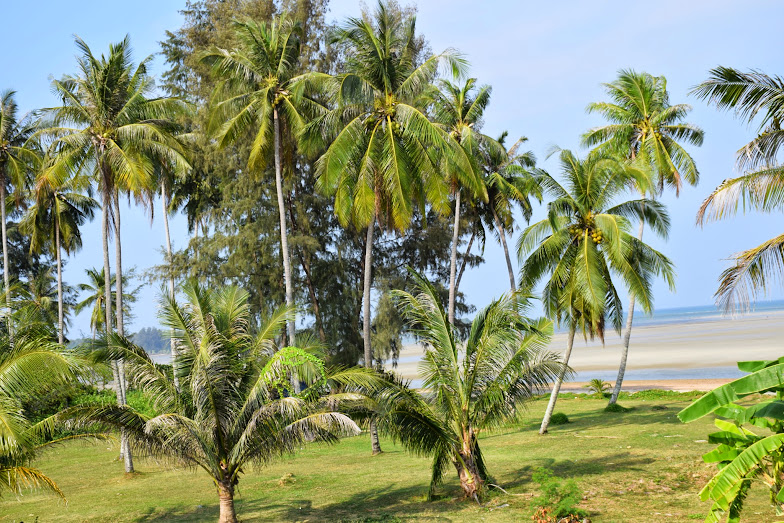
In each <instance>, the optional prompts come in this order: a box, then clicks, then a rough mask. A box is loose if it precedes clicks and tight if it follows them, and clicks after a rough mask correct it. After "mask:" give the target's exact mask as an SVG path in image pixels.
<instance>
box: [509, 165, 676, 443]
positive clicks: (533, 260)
mask: <svg viewBox="0 0 784 523" xmlns="http://www.w3.org/2000/svg"><path fill="white" fill-rule="evenodd" d="M559 156H560V158H559V159H560V163H561V170H562V172H563V179H564V182H565V184H561V183H559V182H558V181H556V179H555V178H553V177H552V176H550V175H549V174H547V173H545V172H540V174H539V181H540V183H541V184H542V188H543V189H544V191H545V192H546V193H547V194H549V195H550V196H551V197H552V198H553V200H552V201H550V203H548V205H547V214H548V215H547V218H545V219H543V220H541V221H539V222H537V223H535V224H532V225H530V226H529V227H527V228H526V229H525V230H524V231H523V233H522V234H521V235H520V239H519V241H518V244H517V249H518V257H519V260H520V262H521V264H522V268H521V271H520V286H521V289H522V290H523V291H525V292H530V291H532V290H533V289H534V287H536V285H537V284H538V283H539V282H540V281H543V280H544V281H545V285H544V289H543V291H542V301H543V303H544V310H545V313H546V315H547V316H548V317H549V318H551V319H553V320H554V321H556V322H557V323H558V324H559V325H560V324H565V325H566V327H567V328H568V329H569V335H568V338H567V346H566V352H565V354H564V364H565V365H568V363H569V358H570V356H571V353H572V347H573V345H574V337H575V333H576V332H577V331H578V330H580V331H582V333H583V335H584V336H585V337H586V338H587V337H589V336H590V337H591V338H593V337H595V336H598V337H599V338H600V339H602V340H604V332H605V325H606V324H607V323H609V325H610V326H611V327H612V328H614V329H615V330H616V331H618V333H620V330H621V320H622V314H623V311H622V305H621V302H620V297H619V296H618V292H617V290H616V286H615V282H614V281H613V276H615V277H616V278H619V279H620V280H621V282H622V283H623V285H624V287H626V289H627V290H628V291H629V293H630V294H633V295H635V296H637V301H638V302H639V303H640V305H641V306H642V308H643V310H644V311H646V312H647V311H650V310H651V307H652V306H653V296H652V295H651V281H652V279H653V276H661V277H662V278H664V279H665V280H666V281H667V283H669V285H670V287H672V286H673V284H674V273H673V269H672V263H671V262H670V260H669V259H667V258H666V257H665V256H664V255H663V254H661V253H659V252H658V251H656V250H654V249H652V248H651V247H649V246H648V245H646V244H645V243H643V242H642V241H641V240H639V239H637V238H635V237H634V236H632V235H631V234H630V232H629V231H630V228H631V223H630V219H637V220H640V221H643V222H645V223H646V224H648V226H649V227H650V228H651V229H652V230H653V231H654V232H656V233H657V234H659V235H661V236H662V237H666V235H667V232H668V229H669V224H670V222H669V217H668V215H667V212H666V209H665V208H664V206H663V205H662V204H660V203H659V202H657V201H655V200H651V199H647V198H640V199H637V200H627V201H623V202H618V201H617V200H618V199H619V198H620V197H621V196H622V195H623V193H624V192H625V191H627V190H628V189H629V184H630V183H634V184H636V185H637V186H639V187H643V188H645V189H646V190H647V189H648V187H649V185H650V183H651V182H650V178H649V177H647V176H646V171H644V170H640V169H634V168H632V167H631V166H629V165H628V164H626V163H625V162H622V161H620V160H617V159H615V158H613V157H607V156H603V155H600V154H590V155H588V157H587V158H585V159H580V158H578V157H576V156H575V155H574V154H573V153H572V152H570V151H567V150H563V151H561V152H560V155H559ZM564 374H565V370H563V371H562V372H561V374H560V375H559V376H558V379H557V380H556V382H555V384H554V386H553V391H552V394H551V396H550V402H549V404H548V405H547V410H546V412H545V416H544V419H543V421H542V426H541V428H540V431H539V432H540V434H544V433H546V432H547V427H548V425H549V423H550V416H551V415H552V413H553V409H554V408H555V403H556V400H557V398H558V392H559V390H560V388H561V383H562V382H563V378H564Z"/></svg>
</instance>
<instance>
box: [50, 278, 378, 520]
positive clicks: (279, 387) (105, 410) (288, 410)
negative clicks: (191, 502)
mask: <svg viewBox="0 0 784 523" xmlns="http://www.w3.org/2000/svg"><path fill="white" fill-rule="evenodd" d="M183 291H184V292H183V293H184V295H185V296H186V297H187V302H186V303H185V304H184V305H182V306H181V305H179V304H177V303H176V302H175V301H174V300H172V299H170V298H169V297H168V296H166V297H164V299H163V309H162V320H163V323H164V324H165V326H167V327H169V328H171V329H173V330H174V332H175V334H174V335H175V338H176V339H177V346H178V351H177V356H176V360H175V361H174V362H173V365H174V367H175V369H177V370H178V372H179V374H180V388H179V390H178V389H177V387H175V385H174V382H173V379H172V377H171V376H170V375H169V374H167V373H164V372H161V370H160V367H159V366H157V365H156V364H155V363H154V362H153V361H152V360H150V358H149V356H148V355H147V353H146V352H145V351H144V349H142V348H140V347H137V346H135V345H134V344H133V343H132V342H130V341H129V340H128V339H126V338H123V337H120V336H118V335H113V336H111V337H110V338H109V340H108V343H107V344H106V346H105V348H103V349H102V352H101V351H99V353H97V354H96V356H97V357H99V358H100V359H101V360H103V361H107V360H112V359H119V358H122V359H124V360H125V361H126V362H127V366H128V370H129V374H130V376H131V378H132V379H133V381H134V383H135V384H136V385H137V386H138V387H139V388H140V389H141V390H143V391H144V392H145V393H146V394H147V395H148V397H149V398H151V399H152V400H153V409H154V411H155V412H156V413H157V415H155V416H153V417H151V418H150V417H147V416H145V415H144V414H142V413H140V412H137V411H135V410H134V409H133V408H132V407H129V406H127V405H125V406H114V405H111V406H105V407H76V408H72V409H71V410H70V411H68V412H66V413H64V414H63V417H68V418H70V419H76V420H79V421H80V422H81V423H86V424H90V423H95V422H101V423H104V424H107V425H109V426H112V427H122V428H125V429H126V431H127V432H128V434H129V435H130V436H131V438H132V440H133V442H134V443H135V444H137V445H138V446H139V447H141V448H144V449H146V450H147V451H148V453H149V454H150V455H152V456H154V457H156V458H157V459H161V458H163V459H169V460H171V461H173V462H175V463H178V464H182V465H185V466H190V467H198V468H201V469H203V470H204V471H205V472H207V474H208V475H209V476H210V478H211V479H212V481H213V483H214V484H215V487H216V489H217V492H218V497H219V499H220V518H219V521H221V522H226V523H229V522H236V521H237V516H236V513H235V510H234V492H235V489H236V487H237V484H238V482H239V479H240V475H241V474H242V473H243V469H244V468H245V467H247V466H248V465H250V464H252V463H255V464H259V465H265V464H268V463H270V462H272V461H273V460H275V459H276V458H277V457H278V456H281V455H284V454H289V453H293V452H294V451H295V450H297V449H299V448H301V446H302V445H303V444H304V443H305V442H306V441H326V442H329V443H332V442H335V441H337V438H338V437H339V436H341V435H344V434H345V435H347V434H351V435H354V434H357V433H358V432H359V428H358V427H357V425H356V424H355V423H354V422H353V421H352V420H351V419H350V418H348V417H347V416H345V415H344V414H340V413H338V412H334V408H335V407H336V406H339V405H340V404H341V403H342V402H344V401H346V402H348V403H349V404H350V403H352V398H353V397H354V395H353V394H352V393H343V394H334V395H330V394H329V390H330V388H331V387H335V389H343V390H351V389H352V388H356V387H357V386H364V387H369V386H371V385H372V384H373V383H374V377H373V375H372V374H371V373H369V372H367V371H365V370H364V369H356V368H355V369H349V370H342V371H338V372H335V373H331V374H330V373H328V372H326V371H325V369H324V365H323V363H322V361H321V360H319V359H318V358H316V357H315V356H313V355H311V354H309V353H307V352H305V351H304V350H301V349H297V348H294V347H286V348H283V349H281V350H276V348H277V347H275V345H274V342H273V340H274V339H275V337H276V336H278V335H279V334H280V332H281V331H282V330H284V329H285V327H286V322H287V321H289V320H291V318H292V317H293V316H294V313H293V310H292V309H289V308H286V307H283V308H281V309H279V310H278V311H277V312H276V313H275V314H274V315H273V317H272V318H271V319H270V320H269V322H268V323H267V324H265V325H262V326H261V329H260V330H259V331H258V332H256V333H254V332H251V331H249V325H250V324H251V314H250V309H249V306H248V303H247V298H248V294H247V292H244V291H241V290H239V289H238V288H236V287H228V288H224V289H221V290H218V291H210V290H208V289H206V288H202V287H199V286H198V285H196V284H189V285H187V286H186V287H185V289H184V290H183ZM290 373H295V374H296V375H297V377H298V379H300V380H302V381H303V382H305V385H306V387H305V389H304V390H303V392H302V393H301V394H295V393H294V392H293V390H292V387H291V381H290V380H289V374H290ZM376 381H377V380H376Z"/></svg>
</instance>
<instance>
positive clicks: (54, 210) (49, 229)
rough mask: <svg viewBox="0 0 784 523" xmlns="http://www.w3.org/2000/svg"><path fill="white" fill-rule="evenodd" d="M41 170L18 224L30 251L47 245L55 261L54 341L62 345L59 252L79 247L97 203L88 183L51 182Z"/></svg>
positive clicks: (79, 177)
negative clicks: (55, 313) (55, 304)
mask: <svg viewBox="0 0 784 523" xmlns="http://www.w3.org/2000/svg"><path fill="white" fill-rule="evenodd" d="M48 173H49V172H47V171H46V170H44V171H42V172H41V174H40V175H39V176H38V178H37V179H36V182H35V186H34V196H33V198H34V200H33V201H34V204H33V205H32V206H31V207H30V208H29V209H28V211H27V213H26V215H25V217H24V218H23V219H22V221H21V222H20V224H19V227H20V230H22V231H25V232H26V233H27V234H29V235H30V238H31V240H30V250H31V252H41V250H42V249H43V248H44V247H45V246H49V247H50V248H51V249H52V250H53V251H54V252H55V256H56V260H57V309H58V313H57V318H58V322H57V324H58V340H59V342H60V344H63V343H64V342H65V333H64V331H65V325H64V303H63V264H62V258H61V252H62V251H63V250H65V253H66V254H71V253H73V252H74V251H76V250H79V249H80V248H81V247H82V235H81V231H80V229H79V228H80V227H81V226H82V225H84V223H85V221H87V220H88V219H92V217H93V214H94V209H95V207H97V202H96V201H95V200H93V198H92V197H91V196H90V195H89V194H85V191H87V190H88V189H89V180H88V179H87V177H86V176H84V175H76V176H73V177H71V178H68V179H66V180H58V179H53V178H52V177H49V176H47V174H48Z"/></svg>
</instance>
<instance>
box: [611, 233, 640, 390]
mask: <svg viewBox="0 0 784 523" xmlns="http://www.w3.org/2000/svg"><path fill="white" fill-rule="evenodd" d="M644 229H645V224H644V223H643V222H642V221H640V231H639V233H638V234H637V238H639V240H640V241H642V233H643V230H644ZM634 302H635V300H634V295H633V294H632V295H631V296H630V297H629V313H628V314H627V315H626V328H625V330H624V332H623V349H621V351H622V352H621V364H620V366H619V367H618V377H617V378H615V387H614V388H613V393H612V396H610V403H609V404H610V405H612V404H614V403H617V402H618V395H619V394H620V393H621V385H623V375H624V374H626V360H627V358H628V357H629V342H630V341H631V339H632V322H633V321H634Z"/></svg>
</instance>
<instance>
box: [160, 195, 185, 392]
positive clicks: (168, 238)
mask: <svg viewBox="0 0 784 523" xmlns="http://www.w3.org/2000/svg"><path fill="white" fill-rule="evenodd" d="M161 204H162V205H163V229H164V231H166V256H167V258H168V259H167V260H166V265H168V269H169V298H170V299H172V300H174V272H173V270H172V244H171V234H170V232H169V195H168V194H166V185H165V184H163V183H162V184H161ZM169 337H170V338H171V339H170V340H169V341H170V344H171V362H172V372H173V374H174V388H175V389H177V390H180V378H179V376H177V369H175V368H174V364H175V363H176V361H177V346H176V345H175V343H174V329H171V330H170V331H169Z"/></svg>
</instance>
